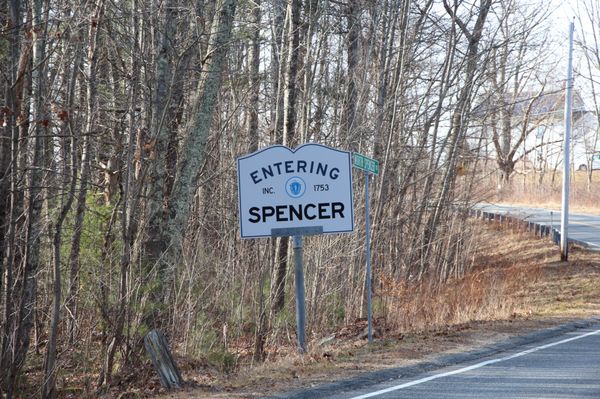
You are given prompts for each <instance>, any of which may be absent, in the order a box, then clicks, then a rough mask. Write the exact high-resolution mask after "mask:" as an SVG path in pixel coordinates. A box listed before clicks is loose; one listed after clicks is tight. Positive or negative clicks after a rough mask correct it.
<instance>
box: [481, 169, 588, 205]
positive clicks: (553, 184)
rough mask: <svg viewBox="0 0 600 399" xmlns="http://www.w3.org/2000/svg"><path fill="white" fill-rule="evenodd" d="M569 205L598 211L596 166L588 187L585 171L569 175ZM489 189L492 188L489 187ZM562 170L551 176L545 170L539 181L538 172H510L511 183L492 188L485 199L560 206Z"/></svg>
mask: <svg viewBox="0 0 600 399" xmlns="http://www.w3.org/2000/svg"><path fill="white" fill-rule="evenodd" d="M570 182H571V184H570V196H569V206H570V209H571V211H573V212H580V213H588V214H594V215H599V214H600V170H598V171H594V172H593V174H592V184H591V185H589V187H588V180H587V172H584V171H576V172H575V173H574V174H572V175H571V179H570ZM492 191H493V190H492ZM561 197H562V173H561V172H556V174H555V176H554V179H552V174H551V173H547V174H546V175H545V176H544V177H543V179H542V181H541V183H540V175H539V174H528V175H525V176H524V175H517V176H514V178H513V180H512V182H511V184H510V185H509V186H507V187H505V188H503V189H502V190H500V191H496V192H495V194H494V195H492V196H491V197H490V198H488V199H487V200H489V201H492V202H499V203H511V204H519V205H527V206H535V207H541V208H549V209H560V206H561V201H562V198H561Z"/></svg>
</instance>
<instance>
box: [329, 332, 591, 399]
mask: <svg viewBox="0 0 600 399" xmlns="http://www.w3.org/2000/svg"><path fill="white" fill-rule="evenodd" d="M323 397H327V398H331V399H366V398H378V399H392V398H394V399H400V398H428V399H436V398H440V399H441V398H445V399H449V398H552V399H559V398H596V399H597V398H600V324H596V325H593V326H592V327H590V328H586V329H580V330H576V331H573V332H569V333H566V334H563V335H562V336H558V337H554V338H552V339H550V340H545V341H541V342H537V343H534V344H530V345H527V346H525V347H519V348H516V349H514V350H512V351H510V352H508V353H503V354H499V355H496V356H493V357H489V358H483V359H479V360H477V361H475V362H473V363H468V364H457V365H454V366H451V367H446V368H441V369H439V370H435V371H432V372H429V373H426V374H424V375H421V376H417V377H412V378H409V379H402V378H400V379H396V380H392V381H387V382H385V383H382V384H378V385H374V386H370V387H368V388H363V389H358V390H354V391H348V392H339V393H337V394H334V395H329V396H323Z"/></svg>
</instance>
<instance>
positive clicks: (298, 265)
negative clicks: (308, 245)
mask: <svg viewBox="0 0 600 399" xmlns="http://www.w3.org/2000/svg"><path fill="white" fill-rule="evenodd" d="M292 240H293V247H294V264H295V269H296V270H295V281H296V329H297V330H298V334H297V335H298V352H300V354H304V353H306V338H305V336H306V311H305V307H304V302H305V301H304V265H303V258H304V250H303V248H302V236H293V237H292Z"/></svg>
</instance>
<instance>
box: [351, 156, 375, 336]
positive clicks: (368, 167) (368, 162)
mask: <svg viewBox="0 0 600 399" xmlns="http://www.w3.org/2000/svg"><path fill="white" fill-rule="evenodd" d="M352 163H353V165H354V166H355V167H357V168H358V169H362V170H364V171H365V235H366V237H365V248H366V258H367V276H366V280H367V320H368V324H369V329H368V337H369V343H372V342H373V305H372V297H373V288H372V286H371V283H372V279H373V278H372V274H373V273H372V272H371V228H370V221H369V174H370V173H373V174H375V175H378V174H379V161H377V160H375V159H372V158H369V157H366V156H364V155H362V154H358V153H356V152H355V153H353V154H352Z"/></svg>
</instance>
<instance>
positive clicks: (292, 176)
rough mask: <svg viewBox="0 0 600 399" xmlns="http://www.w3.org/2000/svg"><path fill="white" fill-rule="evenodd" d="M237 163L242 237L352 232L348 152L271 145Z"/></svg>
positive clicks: (323, 147)
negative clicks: (285, 232) (292, 232)
mask: <svg viewBox="0 0 600 399" xmlns="http://www.w3.org/2000/svg"><path fill="white" fill-rule="evenodd" d="M237 163H238V195H239V216H240V232H241V233H240V234H241V236H242V238H257V237H270V236H276V235H281V231H285V229H296V231H298V230H297V229H307V231H321V228H322V232H323V233H343V232H352V231H354V208H353V201H352V167H351V163H350V153H349V152H347V151H341V150H336V149H334V148H330V147H327V146H324V145H320V144H314V143H311V144H304V145H302V146H300V147H298V148H296V149H295V150H292V149H290V148H288V147H285V146H282V145H273V146H270V147H266V148H264V149H262V150H259V151H257V152H255V153H253V154H249V155H246V156H243V157H240V158H238V160H237ZM291 231H293V230H291Z"/></svg>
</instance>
